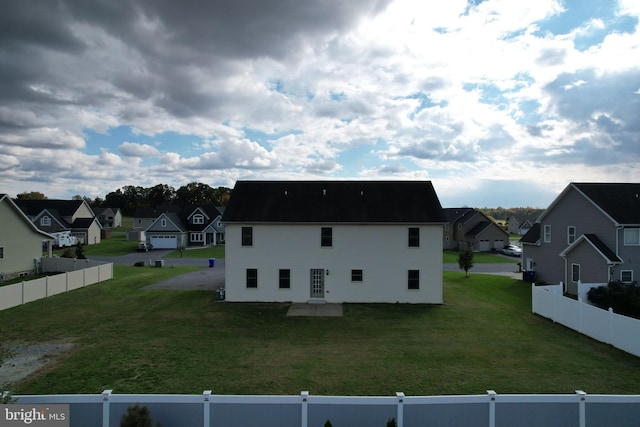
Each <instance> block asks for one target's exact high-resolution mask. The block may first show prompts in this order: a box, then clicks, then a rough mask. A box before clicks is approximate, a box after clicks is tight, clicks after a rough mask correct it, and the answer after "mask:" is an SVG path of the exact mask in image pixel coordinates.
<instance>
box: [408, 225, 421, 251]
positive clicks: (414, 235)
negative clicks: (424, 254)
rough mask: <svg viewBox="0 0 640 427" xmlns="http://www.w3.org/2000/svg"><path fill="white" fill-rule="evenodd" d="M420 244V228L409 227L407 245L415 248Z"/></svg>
mask: <svg viewBox="0 0 640 427" xmlns="http://www.w3.org/2000/svg"><path fill="white" fill-rule="evenodd" d="M419 246H420V229H419V228H418V227H409V247H411V248H417V247H419Z"/></svg>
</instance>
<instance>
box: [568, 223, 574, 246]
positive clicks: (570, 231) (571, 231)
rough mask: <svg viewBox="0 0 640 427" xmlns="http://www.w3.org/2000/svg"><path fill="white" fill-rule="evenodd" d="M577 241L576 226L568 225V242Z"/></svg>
mask: <svg viewBox="0 0 640 427" xmlns="http://www.w3.org/2000/svg"><path fill="white" fill-rule="evenodd" d="M575 241H576V228H575V227H574V226H572V225H570V226H568V227H567V244H568V245H570V244H572V243H573V242H575Z"/></svg>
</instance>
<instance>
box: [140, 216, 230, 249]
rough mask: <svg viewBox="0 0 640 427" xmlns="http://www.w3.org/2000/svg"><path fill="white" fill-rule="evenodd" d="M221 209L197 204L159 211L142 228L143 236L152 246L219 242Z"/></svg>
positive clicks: (174, 247) (222, 237)
mask: <svg viewBox="0 0 640 427" xmlns="http://www.w3.org/2000/svg"><path fill="white" fill-rule="evenodd" d="M223 212H224V208H222V207H216V206H199V207H192V208H186V209H183V210H182V211H179V212H164V213H161V214H160V215H159V216H158V217H157V218H156V219H155V220H154V221H153V222H152V223H151V225H149V227H147V228H146V229H145V230H144V234H145V239H146V241H147V242H148V243H150V244H151V245H153V248H154V249H179V248H185V247H187V246H207V245H220V244H223V243H224V225H223V224H222V213H223Z"/></svg>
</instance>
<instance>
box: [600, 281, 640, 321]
mask: <svg viewBox="0 0 640 427" xmlns="http://www.w3.org/2000/svg"><path fill="white" fill-rule="evenodd" d="M587 298H588V299H589V301H591V302H592V303H593V304H594V305H596V306H597V307H600V308H602V309H604V310H608V309H609V307H611V308H612V309H613V311H614V312H615V313H618V314H622V315H623V316H630V317H635V318H637V319H640V286H638V283H637V282H633V283H622V282H620V281H612V282H609V283H608V284H607V286H600V287H597V288H591V289H589V292H588V293H587Z"/></svg>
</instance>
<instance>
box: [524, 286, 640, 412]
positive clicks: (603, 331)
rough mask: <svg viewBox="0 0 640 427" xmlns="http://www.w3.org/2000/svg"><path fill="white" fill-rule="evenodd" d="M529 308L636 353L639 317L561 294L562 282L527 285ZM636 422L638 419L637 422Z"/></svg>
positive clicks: (639, 349) (639, 338) (638, 350)
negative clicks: (529, 294)
mask: <svg viewBox="0 0 640 427" xmlns="http://www.w3.org/2000/svg"><path fill="white" fill-rule="evenodd" d="M531 311H532V312H533V313H535V314H539V315H540V316H543V317H546V318H548V319H551V320H553V321H554V322H557V323H560V324H561V325H564V326H566V327H568V328H571V329H573V330H575V331H578V332H580V333H582V334H585V335H587V336H589V337H591V338H594V339H596V340H598V341H602V342H604V343H607V344H611V345H612V346H614V347H616V348H619V349H620V350H624V351H626V352H627V353H631V354H633V355H636V356H640V320H639V319H634V318H632V317H627V316H622V315H620V314H616V313H614V312H613V310H612V309H609V310H602V309H600V308H598V307H595V306H593V305H590V304H587V303H585V302H583V301H582V298H578V300H574V299H572V298H567V297H565V296H563V286H562V283H560V284H558V285H546V286H535V285H532V286H531ZM639 424H640V421H639Z"/></svg>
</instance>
